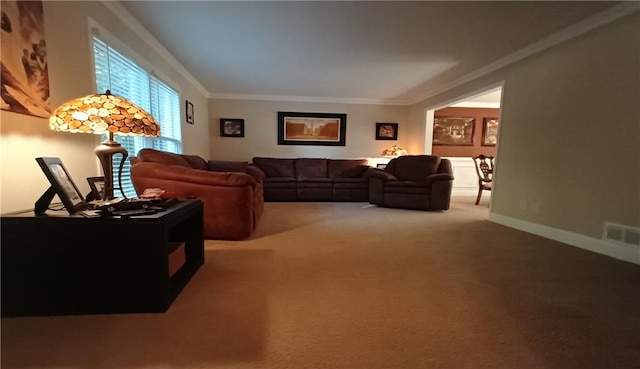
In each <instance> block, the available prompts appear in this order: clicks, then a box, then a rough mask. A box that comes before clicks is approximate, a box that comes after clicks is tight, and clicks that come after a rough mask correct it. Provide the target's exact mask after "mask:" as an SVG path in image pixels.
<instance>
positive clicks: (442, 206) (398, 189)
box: [367, 155, 453, 210]
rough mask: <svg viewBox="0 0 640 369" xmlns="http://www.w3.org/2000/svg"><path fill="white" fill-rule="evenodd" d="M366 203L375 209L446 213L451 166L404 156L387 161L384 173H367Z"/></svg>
mask: <svg viewBox="0 0 640 369" xmlns="http://www.w3.org/2000/svg"><path fill="white" fill-rule="evenodd" d="M367 176H368V177H370V182H369V202H370V203H371V204H374V205H378V206H385V207H391V208H403V209H418V210H448V209H449V205H450V202H451V190H452V188H453V170H452V168H451V162H450V161H449V160H448V159H443V158H440V157H438V156H432V155H406V156H400V157H397V158H395V159H392V160H391V161H389V163H388V164H387V166H386V167H385V169H384V170H380V169H377V168H371V170H369V171H368V172H367Z"/></svg>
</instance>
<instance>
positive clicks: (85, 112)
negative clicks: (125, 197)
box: [49, 91, 160, 201]
mask: <svg viewBox="0 0 640 369" xmlns="http://www.w3.org/2000/svg"><path fill="white" fill-rule="evenodd" d="M49 128H51V130H53V131H60V132H72V133H78V132H79V133H93V134H97V135H102V134H108V135H109V136H108V139H107V140H106V141H103V142H102V143H101V144H100V145H98V147H96V149H95V150H94V152H95V154H96V156H98V158H99V159H100V163H101V165H102V170H103V172H104V184H105V189H104V195H103V198H102V200H105V201H106V200H109V199H112V198H113V164H112V157H113V155H114V154H118V153H120V154H122V159H121V163H120V168H119V171H121V170H122V165H123V164H124V161H125V160H126V158H127V156H128V153H127V150H126V149H125V148H124V147H122V146H121V145H120V144H119V143H118V142H116V141H115V140H114V135H123V136H145V137H158V136H160V125H159V124H158V122H156V120H155V118H153V116H152V115H151V114H149V113H148V112H147V111H145V110H144V109H142V108H141V107H139V106H138V105H136V104H134V103H132V102H131V101H129V100H127V99H125V98H123V97H120V96H116V95H112V94H111V93H110V92H109V91H107V92H106V93H104V94H93V95H87V96H84V97H80V98H77V99H73V100H70V101H67V102H66V103H64V104H62V105H60V106H59V107H58V108H57V109H56V110H54V112H53V114H52V115H51V117H50V118H49ZM118 177H120V176H118Z"/></svg>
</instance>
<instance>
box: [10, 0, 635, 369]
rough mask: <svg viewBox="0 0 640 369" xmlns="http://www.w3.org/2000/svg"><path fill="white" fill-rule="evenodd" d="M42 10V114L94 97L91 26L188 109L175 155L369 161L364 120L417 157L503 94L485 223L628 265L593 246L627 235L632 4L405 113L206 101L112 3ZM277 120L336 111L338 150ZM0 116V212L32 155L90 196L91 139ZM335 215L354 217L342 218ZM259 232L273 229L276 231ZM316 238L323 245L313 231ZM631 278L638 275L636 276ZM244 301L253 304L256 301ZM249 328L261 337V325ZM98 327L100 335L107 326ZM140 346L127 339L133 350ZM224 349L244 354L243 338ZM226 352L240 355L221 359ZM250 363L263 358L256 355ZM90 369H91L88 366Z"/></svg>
mask: <svg viewBox="0 0 640 369" xmlns="http://www.w3.org/2000/svg"><path fill="white" fill-rule="evenodd" d="M43 5H44V9H43V10H44V20H45V26H46V27H45V35H46V42H47V55H48V71H49V86H50V93H51V106H52V108H55V107H57V106H58V105H60V104H62V103H63V102H65V101H67V100H70V99H72V98H76V97H79V96H84V95H87V94H89V93H93V92H95V73H94V69H93V61H92V50H91V41H90V40H91V32H93V31H92V25H97V26H98V28H97V29H98V32H102V33H103V34H105V33H108V34H109V35H108V37H110V38H112V39H114V40H120V41H122V42H123V44H122V45H118V46H120V47H121V48H122V50H123V52H124V51H132V52H133V53H134V54H136V55H143V56H144V58H145V59H147V60H148V61H149V62H152V63H153V67H154V68H155V69H157V70H158V72H159V73H161V74H162V75H163V76H165V77H166V78H167V79H168V80H170V81H172V82H173V83H174V84H175V85H177V86H179V88H180V91H179V92H180V98H181V101H182V100H188V101H190V102H192V104H193V107H194V111H193V116H194V124H186V123H185V124H183V125H182V141H183V152H184V153H186V154H194V155H200V156H202V157H203V158H207V159H220V160H245V161H246V160H251V158H252V157H254V156H272V157H327V158H376V157H379V156H380V153H381V152H382V150H383V149H385V148H387V147H388V146H389V142H388V141H377V140H375V139H374V134H373V133H374V127H375V123H376V122H398V123H399V127H400V134H399V138H398V141H397V142H396V143H397V144H398V146H401V147H403V148H405V149H407V150H408V151H409V153H411V154H423V153H429V152H430V151H431V147H429V146H428V145H427V143H426V138H425V137H426V136H428V135H427V134H426V132H427V126H426V120H427V117H426V111H428V110H431V109H435V108H439V107H443V106H446V105H447V104H450V103H452V102H455V101H459V100H460V99H463V98H465V97H468V96H473V95H475V94H477V93H479V92H480V91H483V90H486V89H489V88H495V87H497V86H502V87H503V105H502V106H501V116H500V120H501V128H500V143H499V146H498V156H499V163H498V164H497V175H496V182H495V187H496V191H495V192H494V193H492V196H491V207H490V208H489V210H488V217H489V220H491V221H492V222H494V223H498V224H502V225H507V226H509V227H511V228H515V229H518V230H524V231H526V232H528V233H532V234H534V235H538V236H543V237H545V238H549V239H552V240H555V241H559V242H562V243H565V244H569V245H573V246H576V247H579V248H582V249H586V250H590V251H594V252H596V253H600V254H604V255H607V256H610V257H613V258H615V259H618V260H624V261H626V262H628V263H632V264H640V247H634V246H632V245H626V244H624V245H621V244H619V243H611V242H607V241H605V240H603V233H604V227H605V224H606V223H608V222H611V223H615V224H620V225H624V226H625V227H629V228H630V229H638V228H640V193H639V191H638V188H640V171H639V170H638V168H640V155H639V154H640V153H639V151H638V150H639V148H640V142H639V140H640V127H639V125H638V121H640V112H639V111H638V109H637V102H638V101H640V91H639V89H638V83H637V82H638V80H640V70H639V69H638V65H640V60H639V58H640V57H639V53H638V52H633V50H636V51H637V48H638V39H639V37H640V27H639V24H640V15H639V14H638V9H637V3H636V4H634V3H632V2H627V3H624V2H623V3H620V4H612V7H611V8H610V9H606V10H605V11H603V14H601V18H597V17H596V18H597V19H600V21H596V20H594V19H591V21H592V23H587V24H581V27H578V28H580V30H579V31H578V30H576V29H573V32H574V33H570V34H571V36H570V37H564V38H563V37H560V36H558V38H557V39H555V40H551V41H553V42H551V41H550V43H551V44H552V45H551V46H547V47H540V46H539V45H538V46H539V47H538V48H536V47H533V48H532V49H531V50H534V51H535V52H533V51H531V50H529V51H530V53H529V54H527V56H526V57H522V58H520V59H517V60H516V59H514V60H513V62H512V63H510V64H505V65H502V66H501V67H499V68H496V69H495V70H492V71H490V72H487V73H483V74H477V75H476V76H475V77H474V76H473V75H471V77H474V78H468V79H467V80H464V81H457V82H458V83H455V84H452V85H451V88H449V89H446V90H442V91H438V92H437V93H434V94H432V95H430V96H427V97H424V98H423V99H421V100H419V101H415V102H413V103H411V104H370V103H367V104H361V103H357V102H356V101H354V100H349V99H345V100H344V101H343V102H336V101H324V102H322V101H308V100H306V99H302V98H300V99H296V98H295V97H292V98H291V99H290V100H281V101H275V100H258V99H250V98H246V99H242V98H230V97H228V96H227V97H222V96H218V97H216V96H212V95H211V94H210V92H209V91H207V90H206V89H204V88H203V87H202V85H201V84H200V83H199V82H198V80H197V79H196V78H194V77H193V76H192V75H191V74H190V73H189V71H188V70H186V69H185V68H184V67H183V66H181V65H180V64H179V63H178V62H177V61H176V59H175V58H174V57H172V56H171V55H170V54H168V53H167V52H166V50H165V49H164V48H163V47H161V45H158V44H159V42H158V41H157V40H156V39H155V38H154V37H153V36H152V35H151V34H149V33H148V32H147V33H145V30H144V28H143V27H142V26H141V25H140V23H139V22H137V21H136V20H135V19H133V18H132V16H131V14H129V13H127V12H126V11H125V9H124V7H123V6H122V5H120V4H118V3H117V2H108V1H106V2H101V1H90V2H82V3H80V2H64V1H51V2H49V1H45V2H44V3H43ZM185 6H187V5H185ZM178 21H179V20H178ZM105 36H106V35H105ZM278 111H300V112H340V113H346V114H347V116H348V130H347V144H346V146H341V147H322V146H282V145H277V125H276V124H277V112H278ZM0 118H1V121H2V124H1V126H0V133H1V135H0V147H1V150H2V151H1V157H2V158H1V167H0V169H1V171H2V175H1V187H0V188H1V193H0V212H2V213H7V212H11V211H17V210H21V209H27V208H32V207H33V204H34V202H35V201H36V200H37V199H38V198H39V197H40V196H41V195H42V193H43V191H44V190H46V188H47V187H48V185H49V184H48V182H47V179H46V177H45V176H43V174H42V171H41V170H40V168H39V167H38V165H37V163H36V162H35V158H36V157H42V156H45V157H49V156H54V157H60V158H61V160H62V161H63V162H64V164H65V166H66V167H67V169H68V170H69V172H70V173H71V175H72V176H73V178H74V179H75V181H76V183H77V184H78V186H79V187H80V189H81V191H82V192H83V193H88V192H89V187H88V185H87V184H86V183H85V181H84V179H85V178H88V177H94V176H97V175H100V166H99V163H98V161H97V160H96V157H95V155H94V154H93V150H94V148H95V147H96V145H97V144H98V143H99V141H100V140H99V138H98V137H96V136H93V135H76V134H67V133H58V132H53V131H51V130H50V129H49V125H48V120H47V119H45V118H37V117H33V116H28V115H24V114H16V113H12V112H8V111H6V110H2V111H1V112H0ZM220 118H240V119H244V121H245V132H246V134H245V137H243V138H228V137H220V135H219V131H218V124H219V119H220ZM294 209H295V208H294ZM300 210H302V211H305V210H307V209H300ZM347 214H360V213H358V212H356V211H354V209H348V212H347ZM431 216H432V215H430V217H431ZM318 217H320V216H318ZM398 217H400V218H408V219H407V222H409V223H408V224H411V225H415V224H414V223H412V220H411V219H412V218H411V215H406V214H398ZM279 219H280V220H282V219H286V217H284V216H282V218H279ZM317 220H318V219H316V218H314V217H312V216H310V215H306V214H305V215H300V219H298V221H299V222H300V224H302V223H304V224H305V225H306V224H307V223H309V224H311V223H313V222H315V221H317ZM289 221H290V222H295V221H296V220H289ZM434 222H436V223H438V220H437V219H434ZM267 224H271V225H272V226H273V227H275V228H276V229H279V228H278V226H279V225H278V224H273V223H271V222H269V223H267ZM378 225H379V226H381V227H382V226H383V225H382V224H378ZM282 227H284V226H282ZM315 231H317V230H315ZM272 233H275V231H274V232H272ZM272 233H270V234H272ZM354 233H355V232H354ZM374 233H375V232H374ZM316 236H317V237H322V234H321V232H318V233H317V234H316ZM225 245H226V244H225ZM252 247H253V249H252V250H251V255H259V256H263V257H265V258H269V257H270V256H269V255H270V252H269V251H268V249H266V248H265V249H264V250H262V251H261V249H260V246H259V245H255V246H252ZM229 248H231V246H229ZM265 250H266V251H265ZM220 253H221V254H223V252H222V251H220ZM238 253H241V252H240V251H235V252H234V251H233V250H229V251H228V252H227V255H230V256H232V257H237V256H238ZM248 253H249V252H248ZM294 261H295V260H294ZM550 263H553V261H550ZM634 267H635V266H634ZM297 271H298V272H304V270H297ZM630 275H632V276H633V275H635V276H637V270H636V274H632V273H631V274H630ZM280 277H282V279H283V280H284V279H286V278H285V277H284V276H280ZM603 278H606V276H603ZM240 279H241V278H240ZM240 282H242V281H240ZM593 283H594V284H597V283H598V282H597V281H593ZM216 291H217V290H216ZM254 292H255V293H256V296H255V297H254V299H255V300H256V303H257V304H259V303H260V302H261V301H260V292H259V291H254ZM244 309H252V307H246V306H245V307H244ZM280 318H282V319H284V317H280ZM155 323H157V322H155ZM248 323H253V321H251V322H248ZM259 323H261V324H258V326H259V327H261V328H265V325H266V323H265V322H264V321H261V322H259ZM3 324H4V322H3ZM53 325H54V326H55V324H53ZM97 325H98V326H100V327H101V328H103V329H105V330H108V324H106V323H105V324H104V325H101V324H97ZM92 326H95V325H92ZM190 327H192V328H193V327H196V325H195V324H194V325H193V326H190ZM291 329H293V330H295V328H291ZM636 337H637V336H636ZM152 338H153V337H146V336H144V334H141V336H140V339H141V340H146V339H152ZM235 338H236V339H246V340H248V341H249V343H251V342H253V341H251V340H252V339H253V338H252V337H251V336H250V335H248V336H243V335H240V336H237V337H235ZM220 340H223V338H222V337H221V338H220ZM309 344H311V343H309ZM301 345H302V346H305V345H303V344H301ZM233 354H237V355H240V354H241V353H232V354H230V357H232V358H233V356H234V355H233ZM251 354H252V355H254V356H260V355H264V353H263V352H260V351H259V350H257V351H256V352H251ZM636 356H637V355H636ZM467 364H468V363H467ZM425 366H426V365H425ZM95 367H100V365H99V363H96V366H95ZM183 367H187V366H183ZM230 367H231V366H230ZM388 367H393V366H392V365H391V364H390V365H389V366H388ZM441 367H442V366H441ZM466 367H473V366H472V365H471V364H469V365H468V366H466ZM532 367H533V366H532ZM540 367H545V366H540Z"/></svg>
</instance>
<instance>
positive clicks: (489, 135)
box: [480, 118, 500, 146]
mask: <svg viewBox="0 0 640 369" xmlns="http://www.w3.org/2000/svg"><path fill="white" fill-rule="evenodd" d="M499 127H500V121H499V119H498V118H483V119H482V142H481V143H480V144H481V145H482V146H496V144H497V143H498V128H499Z"/></svg>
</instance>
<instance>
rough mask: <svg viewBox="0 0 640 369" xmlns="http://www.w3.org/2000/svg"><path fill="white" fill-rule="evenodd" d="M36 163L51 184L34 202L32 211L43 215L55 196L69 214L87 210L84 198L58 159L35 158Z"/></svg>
mask: <svg viewBox="0 0 640 369" xmlns="http://www.w3.org/2000/svg"><path fill="white" fill-rule="evenodd" d="M36 162H37V163H38V165H39V166H40V169H42V171H43V172H44V174H45V176H46V177H47V179H48V180H49V183H50V184H51V187H49V189H48V190H47V191H46V192H45V193H44V194H43V195H42V196H41V197H40V199H38V201H37V202H36V206H35V209H34V211H35V213H36V214H43V213H44V212H45V211H46V210H47V208H48V207H49V204H50V203H51V200H52V199H53V197H54V196H55V195H58V197H59V198H60V201H62V205H64V207H65V209H66V210H67V211H68V212H69V214H73V213H76V212H78V211H81V210H84V209H86V208H87V203H86V202H85V200H84V197H83V196H82V194H81V193H80V190H79V189H78V186H76V184H75V182H74V181H73V179H71V176H70V175H69V172H68V171H67V169H66V168H65V167H64V165H63V164H62V161H61V160H60V158H36Z"/></svg>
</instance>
